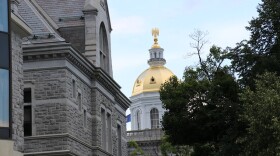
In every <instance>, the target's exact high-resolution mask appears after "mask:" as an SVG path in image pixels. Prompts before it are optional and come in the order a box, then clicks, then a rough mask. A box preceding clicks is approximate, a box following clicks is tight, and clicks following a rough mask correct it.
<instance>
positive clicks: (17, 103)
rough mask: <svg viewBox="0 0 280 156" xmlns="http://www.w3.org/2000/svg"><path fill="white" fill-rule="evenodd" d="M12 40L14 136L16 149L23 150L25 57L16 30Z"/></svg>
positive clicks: (12, 34)
mask: <svg viewBox="0 0 280 156" xmlns="http://www.w3.org/2000/svg"><path fill="white" fill-rule="evenodd" d="M11 40H12V48H11V50H12V60H13V63H12V91H13V93H12V109H13V111H12V120H13V124H12V138H13V140H14V141H15V142H14V150H16V151H19V152H22V151H23V144H24V139H23V105H22V104H23V69H22V65H23V59H22V48H21V43H22V40H21V37H20V36H19V35H18V34H16V33H15V32H14V31H12V33H11Z"/></svg>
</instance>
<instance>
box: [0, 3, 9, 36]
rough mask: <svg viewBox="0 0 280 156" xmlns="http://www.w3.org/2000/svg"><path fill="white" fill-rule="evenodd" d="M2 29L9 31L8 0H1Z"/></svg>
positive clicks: (0, 29) (0, 20)
mask: <svg viewBox="0 0 280 156" xmlns="http://www.w3.org/2000/svg"><path fill="white" fill-rule="evenodd" d="M0 31H4V32H8V0H0Z"/></svg>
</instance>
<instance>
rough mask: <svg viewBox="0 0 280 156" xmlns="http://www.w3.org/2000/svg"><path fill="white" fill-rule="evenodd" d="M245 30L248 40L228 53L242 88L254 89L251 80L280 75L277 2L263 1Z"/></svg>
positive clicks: (279, 7) (279, 35)
mask: <svg viewBox="0 0 280 156" xmlns="http://www.w3.org/2000/svg"><path fill="white" fill-rule="evenodd" d="M257 11H258V13H259V15H258V17H257V18H253V19H252V20H251V21H250V22H249V26H248V27H246V28H247V30H248V31H250V32H251V36H250V39H249V40H248V41H246V40H244V41H241V42H240V43H238V44H237V46H236V47H235V48H233V49H232V51H231V53H230V55H229V56H230V57H229V58H230V59H231V60H232V67H233V69H234V71H235V72H237V73H238V75H239V76H240V78H241V79H240V82H241V85H243V86H250V87H254V79H255V78H256V76H257V75H258V74H262V73H264V72H266V71H269V72H276V73H277V75H280V61H279V60H280V42H279V37H280V1H279V0H262V3H261V4H259V6H258V8H257Z"/></svg>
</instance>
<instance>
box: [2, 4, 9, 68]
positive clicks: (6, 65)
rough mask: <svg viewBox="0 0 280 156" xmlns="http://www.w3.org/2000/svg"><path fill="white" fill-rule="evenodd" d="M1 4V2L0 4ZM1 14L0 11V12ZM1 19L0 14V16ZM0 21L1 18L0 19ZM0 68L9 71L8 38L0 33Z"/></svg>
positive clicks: (5, 34)
mask: <svg viewBox="0 0 280 156" xmlns="http://www.w3.org/2000/svg"><path fill="white" fill-rule="evenodd" d="M0 4H1V2H0ZM0 12H1V10H0ZM0 17H1V14H0ZM0 21H1V18H0ZM0 44H1V46H0V68H4V69H9V55H10V53H9V36H8V34H7V33H3V32H0Z"/></svg>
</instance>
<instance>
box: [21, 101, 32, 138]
mask: <svg viewBox="0 0 280 156" xmlns="http://www.w3.org/2000/svg"><path fill="white" fill-rule="evenodd" d="M23 129H24V136H31V135H32V110H31V105H29V106H24V125H23Z"/></svg>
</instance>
